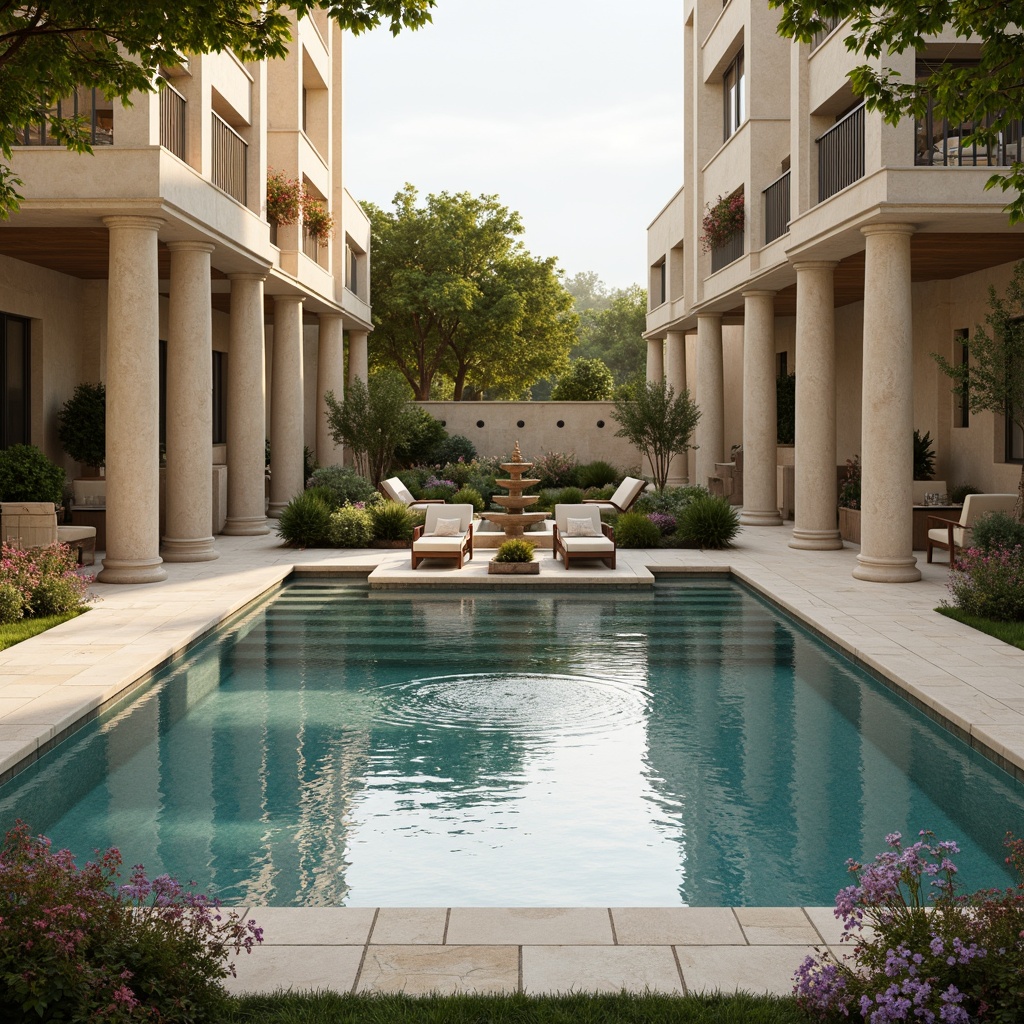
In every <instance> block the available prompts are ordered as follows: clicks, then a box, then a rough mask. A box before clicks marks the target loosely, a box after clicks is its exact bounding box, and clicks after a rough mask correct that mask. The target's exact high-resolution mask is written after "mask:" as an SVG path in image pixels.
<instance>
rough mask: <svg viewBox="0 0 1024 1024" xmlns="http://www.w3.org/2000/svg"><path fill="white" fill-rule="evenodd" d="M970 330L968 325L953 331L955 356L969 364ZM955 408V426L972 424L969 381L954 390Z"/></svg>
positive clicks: (961, 361) (960, 361)
mask: <svg viewBox="0 0 1024 1024" xmlns="http://www.w3.org/2000/svg"><path fill="white" fill-rule="evenodd" d="M969 337H970V332H969V331H968V329H967V328H966V327H961V328H959V329H958V330H956V331H954V332H953V358H954V359H955V360H956V361H957V362H958V363H959V364H960V365H961V366H967V365H968V363H969V362H970V350H969V349H968V348H967V339H968V338H969ZM954 401H955V410H954V415H953V426H954V427H969V426H970V425H971V401H970V385H969V384H968V383H967V381H964V383H963V384H962V385H961V386H960V388H959V390H957V391H956V392H954Z"/></svg>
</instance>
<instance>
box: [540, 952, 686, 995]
mask: <svg viewBox="0 0 1024 1024" xmlns="http://www.w3.org/2000/svg"><path fill="white" fill-rule="evenodd" d="M623 989H625V990H626V991H627V992H663V993H668V994H670V995H682V994H683V984H682V979H681V978H680V975H679V967H678V965H677V964H676V958H675V956H674V955H673V953H672V949H671V947H670V946H523V991H524V992H525V993H526V994H527V995H553V994H556V993H568V992H621V991H622V990H623Z"/></svg>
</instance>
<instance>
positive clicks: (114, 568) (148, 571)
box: [96, 558, 167, 583]
mask: <svg viewBox="0 0 1024 1024" xmlns="http://www.w3.org/2000/svg"><path fill="white" fill-rule="evenodd" d="M96 579H97V581H98V582H99V583H160V582H161V581H162V580H165V579H167V570H166V569H164V568H163V559H162V558H155V559H154V558H138V559H131V558H104V559H103V568H102V569H100V571H99V572H98V573H97V574H96Z"/></svg>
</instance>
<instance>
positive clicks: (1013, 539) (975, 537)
mask: <svg viewBox="0 0 1024 1024" xmlns="http://www.w3.org/2000/svg"><path fill="white" fill-rule="evenodd" d="M970 541H971V547H972V548H980V549H981V550H982V551H1001V550H1004V549H1006V548H1015V547H1017V546H1018V545H1020V546H1021V547H1022V548H1024V523H1021V522H1019V521H1018V520H1016V519H1014V517H1013V516H1011V515H1010V514H1009V513H1008V512H986V513H985V515H983V516H982V517H981V518H980V519H979V520H978V521H977V522H976V523H975V524H974V529H973V531H972V532H971V537H970Z"/></svg>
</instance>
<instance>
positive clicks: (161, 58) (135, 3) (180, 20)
mask: <svg viewBox="0 0 1024 1024" xmlns="http://www.w3.org/2000/svg"><path fill="white" fill-rule="evenodd" d="M435 2H436V0H263V2H262V3H258V4H254V3H252V2H251V0H215V2H210V0H177V2H175V3H171V4H168V3H165V2H164V0H89V2H88V3H83V2H82V0H27V2H25V3H2V4H0V154H2V155H3V158H4V161H7V160H10V158H11V147H12V146H13V145H15V144H16V140H17V130H18V129H19V128H24V127H27V126H28V125H32V124H39V123H41V122H42V121H43V120H44V118H46V117H47V112H48V111H51V110H52V108H54V107H55V106H56V103H57V101H58V100H60V99H62V98H64V97H67V96H71V95H72V94H73V93H74V92H75V90H76V89H77V88H78V87H80V86H86V87H90V88H96V89H99V90H100V91H101V92H102V93H103V95H104V96H105V97H106V98H107V99H118V100H121V101H122V103H124V104H125V105H128V104H129V102H130V97H131V95H132V93H134V92H137V91H142V92H152V91H153V90H154V89H156V88H158V87H159V85H160V82H161V77H160V76H161V71H162V69H163V68H167V67H173V66H175V65H177V64H180V63H181V61H182V58H183V57H184V56H187V55H188V54H200V53H211V52H220V51H223V50H231V51H232V52H234V53H235V55H236V56H237V57H239V58H240V59H241V60H244V61H252V60H261V59H262V58H264V57H281V56H283V55H284V54H285V52H286V51H287V44H288V42H289V39H290V32H289V16H290V14H292V13H295V14H296V15H298V16H299V17H303V16H305V15H308V14H310V13H311V12H312V11H314V10H322V11H326V12H327V14H328V15H329V16H330V17H331V18H333V19H334V20H335V21H336V22H337V23H338V24H339V25H340V26H341V27H342V28H346V29H349V30H350V31H351V32H354V33H359V32H363V31H366V30H367V29H371V28H375V27H376V26H378V25H380V24H382V23H385V24H387V25H388V26H389V27H390V29H391V32H392V33H393V34H397V33H398V32H400V31H401V30H402V28H413V29H415V28H419V27H420V26H422V25H424V24H426V23H427V22H429V21H430V20H431V9H432V8H433V7H434V5H435ZM47 124H48V131H49V132H50V134H51V135H52V136H53V138H55V139H56V140H57V141H58V142H59V143H61V144H62V145H65V146H67V148H68V149H71V150H74V151H77V152H82V153H84V152H89V149H90V147H89V142H88V135H87V129H88V127H89V126H88V125H87V124H86V122H85V120H84V119H76V118H73V117H63V118H56V117H53V116H50V117H49V119H48V122H47ZM20 184H21V182H20V180H19V179H18V178H17V177H16V176H15V174H14V173H13V172H12V170H11V168H10V167H9V166H7V164H6V163H3V162H0V218H2V219H6V218H7V217H8V216H9V215H10V214H11V213H12V212H13V211H15V210H17V209H18V201H19V199H20V196H19V195H18V192H17V187H18V186H19V185H20Z"/></svg>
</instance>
